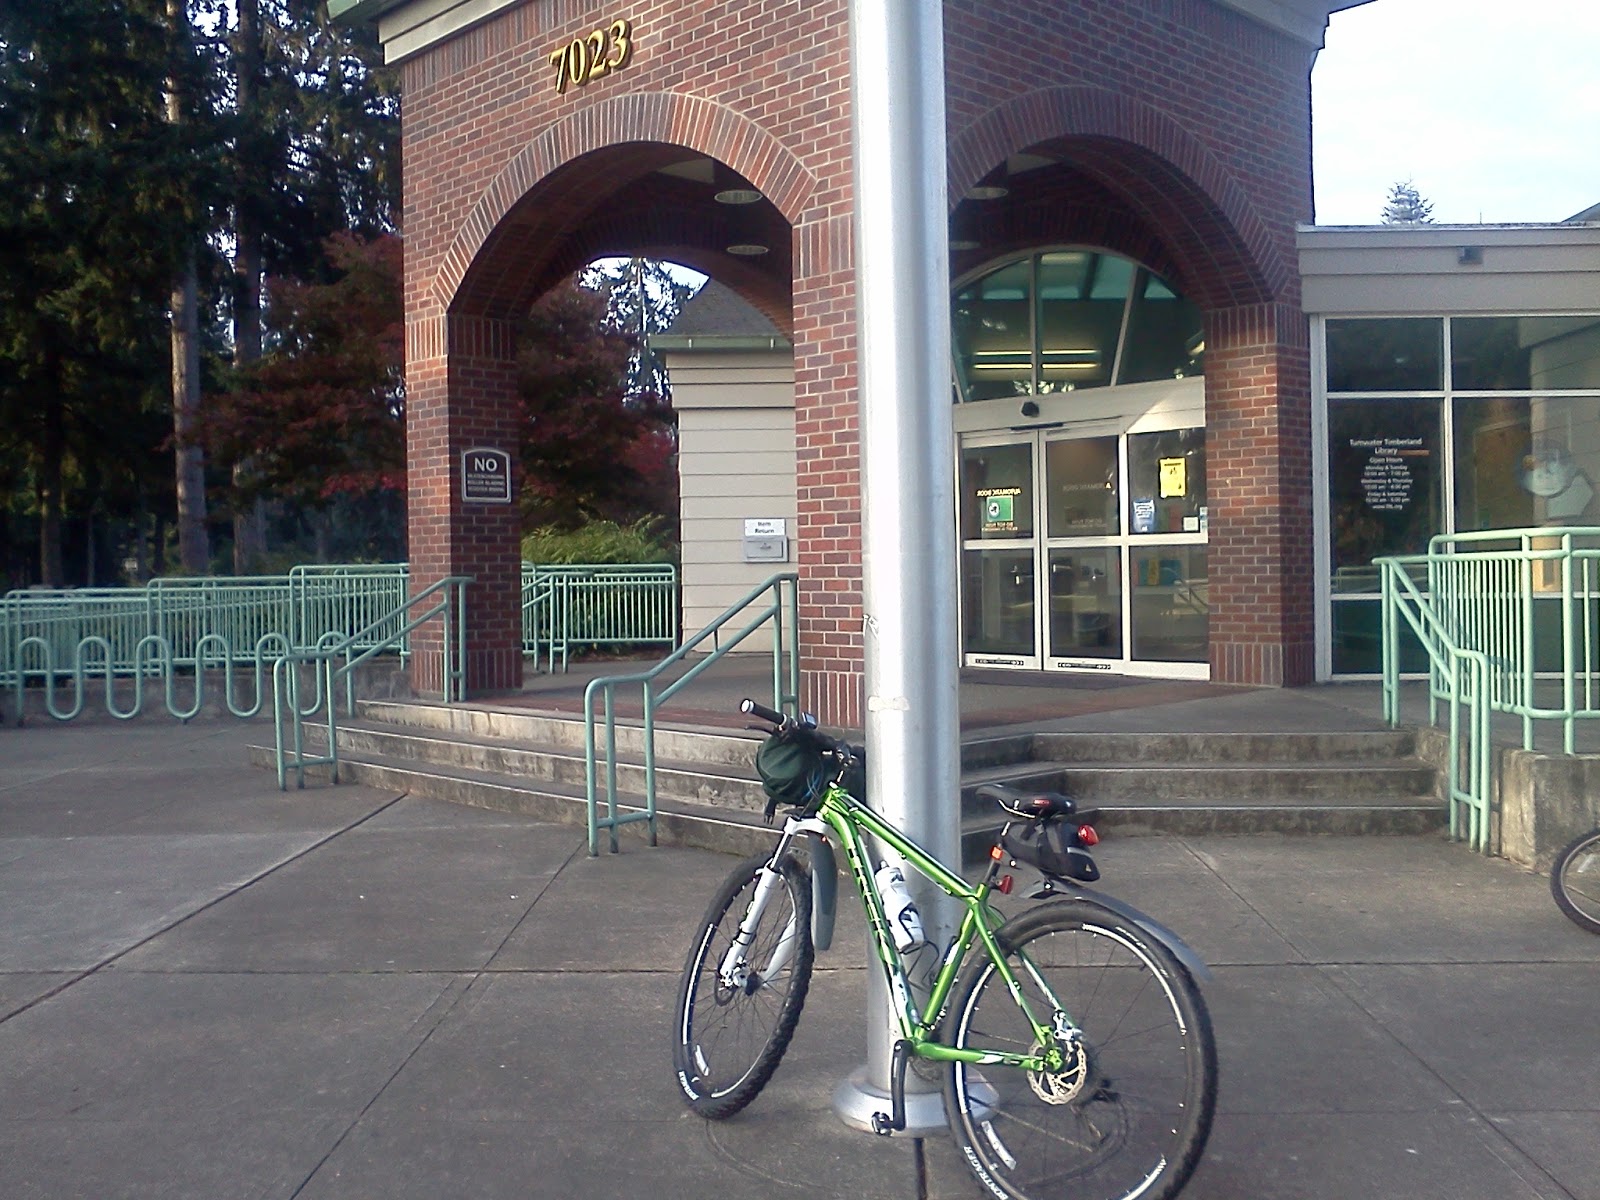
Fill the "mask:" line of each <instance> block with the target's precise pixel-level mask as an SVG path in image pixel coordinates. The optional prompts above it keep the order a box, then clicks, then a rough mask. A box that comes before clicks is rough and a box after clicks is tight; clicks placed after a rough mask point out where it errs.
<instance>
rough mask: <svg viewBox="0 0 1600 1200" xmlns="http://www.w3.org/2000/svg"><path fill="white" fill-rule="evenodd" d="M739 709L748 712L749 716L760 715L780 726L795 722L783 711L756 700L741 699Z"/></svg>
mask: <svg viewBox="0 0 1600 1200" xmlns="http://www.w3.org/2000/svg"><path fill="white" fill-rule="evenodd" d="M739 711H740V712H742V713H745V714H747V715H748V716H752V717H760V718H761V719H762V720H763V721H768V722H770V723H772V724H773V725H777V726H780V727H782V726H786V725H793V724H794V722H793V721H791V720H790V719H789V718H788V717H786V716H784V715H783V714H782V713H781V712H778V711H776V710H775V709H771V708H768V707H767V706H766V705H765V704H761V703H759V702H758V701H755V700H741V701H740V702H739Z"/></svg>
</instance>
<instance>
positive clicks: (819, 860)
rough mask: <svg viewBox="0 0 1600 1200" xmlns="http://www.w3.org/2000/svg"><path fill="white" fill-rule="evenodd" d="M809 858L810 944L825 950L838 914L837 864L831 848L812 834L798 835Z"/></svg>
mask: <svg viewBox="0 0 1600 1200" xmlns="http://www.w3.org/2000/svg"><path fill="white" fill-rule="evenodd" d="M799 836H800V837H803V838H805V840H806V853H807V854H808V855H810V857H811V945H812V946H813V948H815V949H817V950H826V949H827V948H828V947H829V946H831V945H833V922H834V918H835V917H837V916H838V914H839V864H838V862H837V861H836V860H835V859H834V857H833V847H832V846H830V845H828V843H827V842H825V841H823V840H822V838H821V837H819V836H818V835H816V834H814V833H802V834H800V835H799Z"/></svg>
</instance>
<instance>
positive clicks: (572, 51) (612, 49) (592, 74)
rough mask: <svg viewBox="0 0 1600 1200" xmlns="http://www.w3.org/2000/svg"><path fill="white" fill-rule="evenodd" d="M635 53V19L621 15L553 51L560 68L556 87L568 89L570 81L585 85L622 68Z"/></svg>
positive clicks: (556, 63) (554, 58)
mask: <svg viewBox="0 0 1600 1200" xmlns="http://www.w3.org/2000/svg"><path fill="white" fill-rule="evenodd" d="M632 57H633V22H632V21H630V20H628V19H627V18H626V17H619V18H618V19H617V20H615V21H613V22H611V24H609V25H606V26H603V27H601V28H600V29H596V30H594V31H593V32H591V33H588V34H586V35H584V36H583V37H575V38H573V39H572V41H570V42H568V43H567V44H566V45H565V46H562V47H561V48H560V49H558V50H553V51H551V53H550V65H551V66H553V67H554V68H555V69H556V91H557V92H558V93H560V92H564V91H566V90H567V85H568V84H576V85H577V86H579V87H582V86H583V85H584V84H586V83H589V82H591V81H592V80H595V79H599V78H600V77H601V76H602V75H609V74H610V73H611V72H612V71H619V70H621V69H622V68H623V67H624V66H625V65H626V64H627V62H628V59H630V58H632Z"/></svg>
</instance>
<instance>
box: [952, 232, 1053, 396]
mask: <svg viewBox="0 0 1600 1200" xmlns="http://www.w3.org/2000/svg"><path fill="white" fill-rule="evenodd" d="M1032 304H1033V262H1032V260H1031V259H1023V260H1022V261H1021V262H1017V263H1012V264H1011V265H1010V266H1008V267H1002V268H1001V269H1000V270H998V271H995V272H993V273H992V274H989V275H985V276H984V277H983V278H982V279H979V280H977V281H976V282H974V283H973V284H971V285H970V286H969V287H966V288H964V289H962V291H961V292H960V293H958V294H957V296H956V300H955V311H954V313H953V315H952V318H951V334H952V337H953V338H954V341H955V346H956V365H957V370H958V380H957V382H958V384H959V386H960V389H961V394H962V398H963V399H964V400H968V401H974V400H994V399H997V398H999V397H1002V396H1016V395H1027V394H1029V393H1031V392H1032V391H1033V325H1032V316H1031V309H1032Z"/></svg>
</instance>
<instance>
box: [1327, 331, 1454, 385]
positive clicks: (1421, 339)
mask: <svg viewBox="0 0 1600 1200" xmlns="http://www.w3.org/2000/svg"><path fill="white" fill-rule="evenodd" d="M1443 364H1444V322H1443V321H1441V320H1439V319H1438V318H1437V317H1427V318H1414V317H1386V318H1381V319H1373V320H1367V319H1362V320H1348V321H1329V322H1328V390H1329V391H1330V392H1437V391H1439V390H1441V389H1442V388H1443V387H1444V365H1443Z"/></svg>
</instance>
